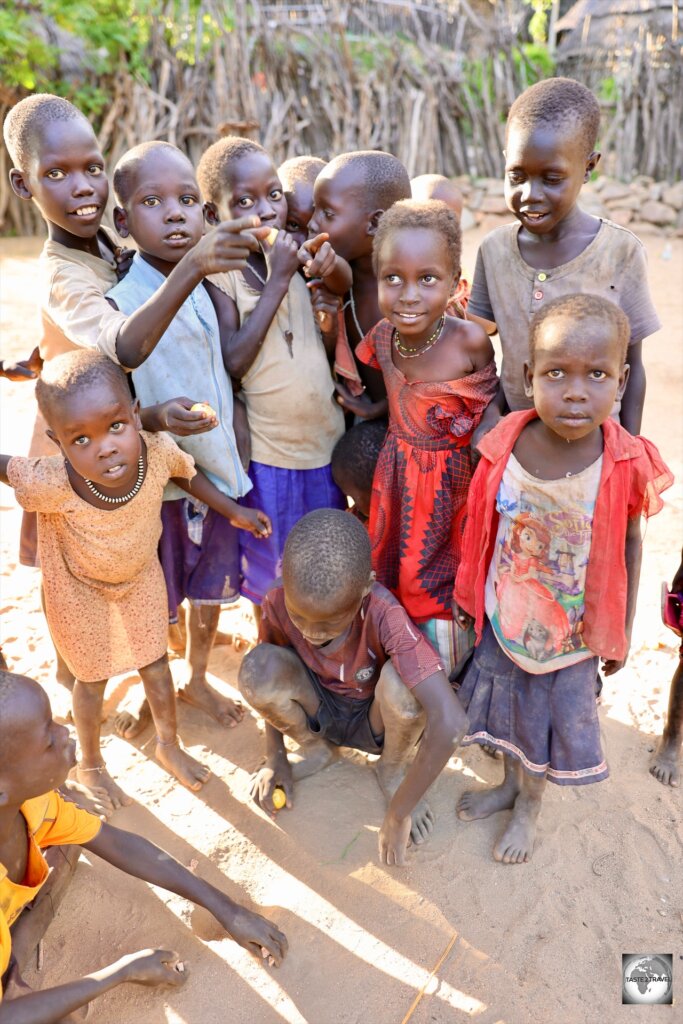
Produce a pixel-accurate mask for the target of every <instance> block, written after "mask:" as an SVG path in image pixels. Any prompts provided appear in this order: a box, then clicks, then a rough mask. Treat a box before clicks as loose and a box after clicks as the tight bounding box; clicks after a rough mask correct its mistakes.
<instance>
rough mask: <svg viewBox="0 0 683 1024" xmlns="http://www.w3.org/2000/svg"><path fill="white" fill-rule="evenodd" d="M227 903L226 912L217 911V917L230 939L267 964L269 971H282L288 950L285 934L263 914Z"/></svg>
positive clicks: (217, 909)
mask: <svg viewBox="0 0 683 1024" xmlns="http://www.w3.org/2000/svg"><path fill="white" fill-rule="evenodd" d="M225 903H226V905H225V910H224V911H223V909H222V908H221V907H220V906H219V907H217V908H216V910H215V911H214V916H215V918H216V920H217V921H219V922H220V924H222V925H223V927H224V928H225V930H226V932H227V933H228V934H229V935H230V937H231V938H233V939H234V940H235V942H237V943H239V945H240V946H242V947H243V948H244V949H246V950H247V952H248V953H253V954H254V956H257V957H258V958H259V960H265V961H267V963H268V966H269V967H279V966H280V964H281V963H282V961H283V960H284V958H285V956H286V955H287V949H288V948H289V943H288V942H287V938H286V936H285V934H284V932H281V931H280V929H279V928H277V927H276V926H275V925H274V924H273V923H272V921H268V920H267V919H266V918H265V917H261V915H260V914H254V913H253V912H252V911H251V910H247V909H246V908H245V907H240V906H239V905H237V906H236V905H235V904H234V903H233V902H232V901H231V900H227V899H226V901H225Z"/></svg>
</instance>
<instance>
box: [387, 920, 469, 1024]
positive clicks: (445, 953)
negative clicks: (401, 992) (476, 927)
mask: <svg viewBox="0 0 683 1024" xmlns="http://www.w3.org/2000/svg"><path fill="white" fill-rule="evenodd" d="M457 937H458V933H457V932H453V935H452V936H451V940H450V942H449V943H448V945H447V946H446V948H445V949H444V951H443V953H442V954H441V956H440V957H439V959H438V960H437V961H436V963H435V964H434V967H433V968H432V971H431V974H430V975H429V977H428V978H427V980H426V981H425V983H424V985H423V986H422V988H421V989H420V991H419V992H418V993H417V995H416V996H415V998H414V999H413V1001H412V1003H411V1006H410V1009H409V1010H408V1012H407V1014H406V1015H405V1017H404V1018H403V1020H402V1021H401V1024H408V1021H409V1020H410V1018H411V1017H412V1016H413V1014H414V1013H415V1010H416V1009H417V1005H418V1003H419V1002H420V1000H421V999H422V996H423V995H424V994H425V992H426V991H427V986H428V985H429V982H430V981H431V980H432V978H433V977H434V975H435V974H436V972H437V971H438V969H439V967H441V964H442V963H443V962H444V960H445V959H446V957H447V956H448V954H449V953H450V951H451V950H452V949H453V944H454V942H455V940H456V939H457Z"/></svg>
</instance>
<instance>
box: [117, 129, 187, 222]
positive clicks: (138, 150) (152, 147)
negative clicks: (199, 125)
mask: <svg viewBox="0 0 683 1024" xmlns="http://www.w3.org/2000/svg"><path fill="white" fill-rule="evenodd" d="M160 149H167V150H170V151H171V152H172V153H175V154H180V156H182V157H185V159H186V160H187V162H188V164H189V166H190V168H191V169H192V174H193V175H194V167H192V164H191V163H190V160H189V158H188V157H187V156H186V155H185V153H183V151H182V150H181V149H178V147H177V146H174V145H173V144H172V143H171V142H162V141H160V140H151V141H150V142H141V143H140V145H138V146H133V148H132V149H129V150H128V151H127V152H126V153H124V154H123V156H122V157H121V159H120V160H119V162H118V163H117V165H116V167H115V168H114V178H113V186H114V192H115V194H116V199H117V202H118V203H119V204H120V205H121V206H126V204H127V203H128V201H129V200H130V197H131V195H132V194H133V192H134V191H135V176H136V174H137V173H138V171H139V170H140V167H141V166H142V164H143V163H144V161H145V158H146V157H147V156H148V155H149V154H150V153H152V152H154V151H156V150H160Z"/></svg>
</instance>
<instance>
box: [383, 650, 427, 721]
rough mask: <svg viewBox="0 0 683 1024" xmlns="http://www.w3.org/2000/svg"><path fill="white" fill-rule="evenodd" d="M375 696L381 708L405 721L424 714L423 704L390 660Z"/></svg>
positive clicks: (413, 719)
mask: <svg viewBox="0 0 683 1024" xmlns="http://www.w3.org/2000/svg"><path fill="white" fill-rule="evenodd" d="M375 696H376V697H377V699H378V700H379V702H380V707H381V708H386V709H387V710H388V711H391V712H392V713H393V714H394V715H397V716H398V717H400V718H401V719H403V720H404V721H407V722H415V721H417V720H418V719H420V718H421V717H422V716H423V715H424V709H423V708H422V705H421V704H420V702H419V701H418V700H417V699H416V698H415V697H414V696H413V694H412V693H411V692H410V690H409V689H408V687H407V686H406V685H405V683H404V682H403V680H402V679H401V677H400V675H399V674H398V672H397V671H396V669H395V668H394V666H393V665H392V663H391V662H390V661H388V662H387V663H386V665H385V666H384V668H383V669H382V672H381V674H380V677H379V680H378V682H377V689H376V691H375Z"/></svg>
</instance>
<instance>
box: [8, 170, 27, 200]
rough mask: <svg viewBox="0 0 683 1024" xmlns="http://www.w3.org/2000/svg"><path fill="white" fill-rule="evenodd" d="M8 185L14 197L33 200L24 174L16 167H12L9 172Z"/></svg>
mask: <svg viewBox="0 0 683 1024" xmlns="http://www.w3.org/2000/svg"><path fill="white" fill-rule="evenodd" d="M9 183H10V185H11V186H12V191H13V192H14V194H15V196H19V198H20V199H33V193H32V192H31V189H30V188H29V187H28V182H27V179H26V174H25V173H24V171H21V170H20V169H19V168H18V167H13V168H12V170H11V171H10V172H9Z"/></svg>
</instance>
